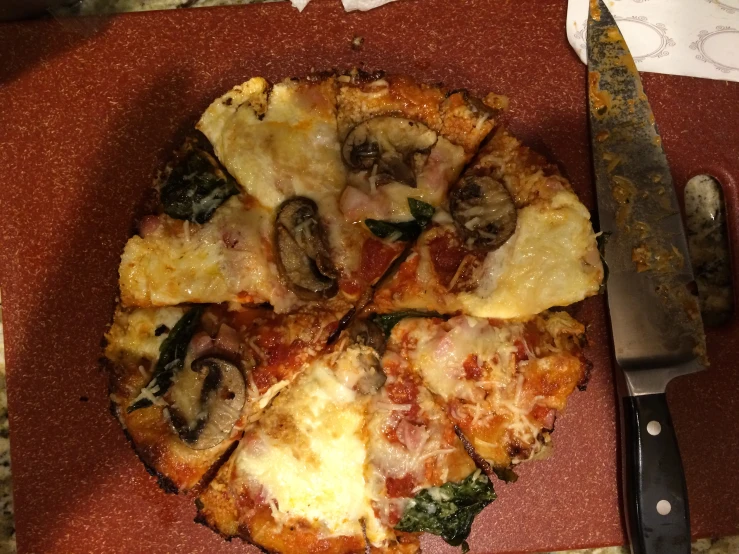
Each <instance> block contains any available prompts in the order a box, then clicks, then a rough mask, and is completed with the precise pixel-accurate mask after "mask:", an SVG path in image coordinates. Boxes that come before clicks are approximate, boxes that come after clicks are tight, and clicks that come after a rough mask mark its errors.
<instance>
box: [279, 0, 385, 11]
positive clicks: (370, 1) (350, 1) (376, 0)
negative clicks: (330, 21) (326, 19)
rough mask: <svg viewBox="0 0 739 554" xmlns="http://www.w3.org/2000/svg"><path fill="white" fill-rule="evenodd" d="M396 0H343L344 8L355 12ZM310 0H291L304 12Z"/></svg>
mask: <svg viewBox="0 0 739 554" xmlns="http://www.w3.org/2000/svg"><path fill="white" fill-rule="evenodd" d="M394 1H395V0H341V3H342V4H343V5H344V10H346V11H348V12H353V11H356V10H359V11H363V12H366V11H367V10H371V9H374V8H379V7H380V6H384V5H385V4H389V3H390V2H394ZM308 2H310V0H290V3H291V4H292V5H293V6H295V7H296V8H298V11H300V12H302V11H303V9H304V8H305V7H306V6H307V5H308Z"/></svg>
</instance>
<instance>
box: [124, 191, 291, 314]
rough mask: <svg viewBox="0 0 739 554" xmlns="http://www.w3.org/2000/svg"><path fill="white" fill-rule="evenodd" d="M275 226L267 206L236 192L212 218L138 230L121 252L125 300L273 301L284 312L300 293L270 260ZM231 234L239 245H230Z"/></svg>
mask: <svg viewBox="0 0 739 554" xmlns="http://www.w3.org/2000/svg"><path fill="white" fill-rule="evenodd" d="M160 217H166V216H160ZM271 226H272V222H271V217H270V214H269V212H268V211H267V210H264V209H262V208H259V207H250V208H247V207H246V206H244V204H243V202H242V198H241V197H240V196H234V197H232V198H230V199H229V200H228V201H227V202H226V203H225V204H224V205H223V206H221V207H220V208H219V209H218V210H217V211H216V213H215V215H214V216H213V218H212V219H211V220H210V221H208V222H207V223H205V224H204V225H202V226H198V225H196V224H191V225H189V226H188V230H187V232H186V233H185V232H183V233H182V234H181V235H175V236H172V235H171V234H167V233H164V232H162V231H161V230H160V231H157V232H155V233H153V234H151V235H147V236H146V237H144V238H142V237H139V236H134V237H132V238H131V239H130V240H129V241H128V243H127V244H126V247H125V249H124V251H123V256H122V258H121V266H120V285H121V301H122V302H123V304H124V305H126V306H165V305H172V304H181V303H184V302H199V303H210V302H213V303H218V302H244V303H247V302H252V303H260V302H269V303H270V304H272V305H273V306H274V308H275V310H276V311H277V312H285V311H287V310H289V309H290V308H291V307H293V306H294V305H295V304H296V303H297V298H296V297H295V295H293V294H292V293H291V292H289V291H288V290H287V289H286V288H285V287H284V286H283V285H282V284H281V282H280V279H279V275H278V272H277V267H276V266H275V265H274V263H272V262H271V261H270V258H271V252H270V251H269V250H270V249H271V248H272V246H271V236H270V235H271V228H272V227H271ZM226 236H230V239H229V240H230V241H232V242H235V245H234V246H231V247H230V246H228V245H226V243H225V237H226Z"/></svg>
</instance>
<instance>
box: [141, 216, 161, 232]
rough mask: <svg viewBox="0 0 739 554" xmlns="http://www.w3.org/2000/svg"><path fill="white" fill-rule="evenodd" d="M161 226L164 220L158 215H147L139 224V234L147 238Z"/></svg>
mask: <svg viewBox="0 0 739 554" xmlns="http://www.w3.org/2000/svg"><path fill="white" fill-rule="evenodd" d="M161 226H162V222H161V220H160V219H159V216H158V215H147V216H146V217H144V218H143V219H142V220H141V223H140V224H139V235H141V238H146V237H148V236H150V235H153V234H154V233H156V232H157V231H158V230H159V228H160V227H161Z"/></svg>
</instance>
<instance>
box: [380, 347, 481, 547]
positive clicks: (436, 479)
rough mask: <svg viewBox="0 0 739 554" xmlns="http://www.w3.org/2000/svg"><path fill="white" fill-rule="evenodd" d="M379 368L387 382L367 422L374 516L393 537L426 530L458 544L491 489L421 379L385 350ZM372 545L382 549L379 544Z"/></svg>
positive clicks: (406, 537) (399, 538)
mask: <svg viewBox="0 0 739 554" xmlns="http://www.w3.org/2000/svg"><path fill="white" fill-rule="evenodd" d="M382 368H383V371H384V373H385V375H386V376H387V381H386V382H385V385H384V387H383V388H382V389H381V390H380V392H379V393H378V394H377V395H376V396H375V397H374V398H373V402H372V404H371V406H370V413H371V416H370V418H369V420H368V422H367V430H368V434H369V443H368V444H369V446H368V464H367V486H368V488H369V491H370V495H371V499H372V506H373V508H374V510H375V514H376V515H377V517H378V519H379V520H380V522H381V523H382V524H384V525H385V526H386V527H387V529H388V535H390V533H394V534H395V536H396V541H398V542H399V541H405V542H406V543H409V542H410V541H411V536H409V535H408V533H416V532H420V531H427V532H432V533H434V534H436V535H441V536H442V537H443V538H444V540H446V541H447V542H449V543H450V544H453V545H458V544H460V543H461V542H462V541H463V540H464V539H465V538H467V535H468V534H469V532H470V524H471V522H472V520H473V518H474V516H475V515H477V513H479V512H480V511H481V510H482V509H483V508H484V507H485V506H486V505H487V504H488V503H490V502H491V501H492V500H493V499H494V498H495V495H494V493H493V490H492V487H491V486H490V484H489V482H488V480H487V476H485V475H481V474H480V473H479V470H478V469H477V467H476V466H475V463H474V462H473V460H472V458H471V457H470V456H469V454H468V453H467V451H466V450H465V447H464V445H463V444H462V442H461V440H460V438H459V437H458V436H457V434H456V432H455V429H454V425H453V424H452V422H451V421H450V420H449V418H448V417H447V415H446V414H445V412H444V411H443V410H442V409H441V408H440V407H439V406H438V405H437V404H436V403H435V402H434V399H433V397H432V395H431V393H429V391H428V390H427V389H426V387H425V386H424V385H423V383H422V382H421V378H420V376H419V375H418V374H417V373H413V372H409V371H406V369H407V364H406V363H404V360H402V359H401V358H399V357H398V355H397V354H394V353H391V352H389V353H387V354H386V355H385V356H384V357H383V360H382ZM462 491H464V492H462ZM372 547H373V551H376V552H384V551H386V550H384V548H385V545H376V544H373V545H372Z"/></svg>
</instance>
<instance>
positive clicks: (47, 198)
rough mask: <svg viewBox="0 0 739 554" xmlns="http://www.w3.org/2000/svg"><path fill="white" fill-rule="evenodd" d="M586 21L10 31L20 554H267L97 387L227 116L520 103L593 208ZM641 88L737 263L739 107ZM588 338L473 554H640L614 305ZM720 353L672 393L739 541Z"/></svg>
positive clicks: (485, 12)
mask: <svg viewBox="0 0 739 554" xmlns="http://www.w3.org/2000/svg"><path fill="white" fill-rule="evenodd" d="M565 4H566V3H565V2H564V1H561V0H560V1H554V0H552V1H543V0H538V1H537V0H508V1H504V0H498V1H492V0H491V1H467V2H457V3H450V2H448V1H447V0H403V1H399V2H397V3H394V4H391V5H388V6H385V7H383V8H380V9H377V10H374V11H371V12H368V13H353V14H345V13H344V12H343V11H342V9H341V7H340V4H339V1H338V0H315V1H314V2H313V3H311V4H310V5H309V6H308V8H307V9H306V10H305V11H304V12H303V13H302V14H299V13H298V12H297V11H296V10H295V9H294V8H292V7H291V6H290V5H289V4H287V3H280V4H264V5H252V6H245V7H240V8H217V9H196V10H195V9H194V10H179V11H167V12H150V13H146V14H130V15H122V16H118V17H113V18H110V19H100V20H98V19H75V20H65V21H54V20H50V21H39V22H31V23H18V24H5V25H2V26H0V168H1V169H0V207H1V211H0V286H1V287H2V299H3V310H4V316H5V340H6V356H7V368H8V394H9V402H10V428H11V430H12V446H13V451H12V464H13V480H14V484H15V510H16V525H17V537H18V547H19V551H20V552H21V553H30V552H37V553H40V552H44V553H51V552H58V553H65V554H69V553H73V552H178V553H179V552H184V553H206V552H208V553H214V554H215V553H236V552H256V551H255V550H254V549H251V548H250V547H248V546H246V545H244V544H243V543H241V542H239V541H235V542H232V543H226V542H224V541H222V540H221V539H220V538H219V537H218V536H216V535H215V534H214V533H212V532H210V531H209V530H208V529H206V528H204V527H202V526H199V525H197V524H195V523H193V521H192V519H193V517H194V515H195V508H194V506H193V503H192V500H191V499H188V498H182V497H176V496H171V495H167V494H165V493H164V492H162V491H161V490H159V489H158V488H157V486H156V483H155V481H154V479H153V478H152V477H150V476H149V475H148V474H147V473H146V471H145V470H144V467H143V465H142V464H141V463H139V461H138V459H137V458H136V456H135V455H134V453H133V451H132V450H131V449H130V447H129V445H128V444H127V442H126V440H125V438H124V436H123V433H122V431H121V429H120V427H119V425H118V423H117V422H116V421H114V419H113V418H112V417H111V416H110V414H109V413H108V398H107V391H106V378H105V375H103V373H102V372H101V371H100V369H99V368H98V363H97V360H98V357H99V355H100V339H101V337H102V335H103V332H104V330H105V327H106V324H107V323H108V322H109V321H110V319H111V314H112V312H113V307H114V301H115V296H116V271H117V266H118V261H119V256H120V253H121V250H122V248H123V245H124V243H125V241H126V239H127V237H128V236H129V234H130V232H131V228H132V221H133V217H134V214H135V212H136V206H137V204H138V203H139V202H140V201H141V199H142V198H143V197H144V193H145V191H146V190H147V188H148V187H149V186H150V183H151V180H152V177H153V175H154V173H155V170H156V169H157V168H158V167H160V166H161V164H162V163H164V162H165V160H166V159H167V157H168V155H169V153H170V152H171V150H172V149H173V148H174V146H175V145H176V144H177V143H178V142H179V141H180V140H181V139H182V137H183V135H184V132H185V130H186V129H187V128H188V127H189V126H191V125H192V124H193V123H194V122H195V120H196V118H197V117H198V115H199V113H200V112H201V111H202V110H203V109H204V108H205V107H206V106H207V105H208V103H209V101H210V100H211V99H213V98H215V97H216V96H218V95H220V94H221V93H222V92H224V91H225V90H226V89H228V88H230V87H231V86H233V85H234V84H237V83H241V82H242V81H244V80H246V79H247V78H249V77H250V76H253V75H264V76H266V77H268V78H271V79H273V80H276V79H280V78H282V77H285V76H294V75H303V74H305V73H307V72H308V71H310V70H311V69H313V68H315V69H328V68H332V67H339V68H347V67H351V66H354V65H361V66H364V67H367V68H370V69H377V68H384V69H386V70H390V71H393V72H403V73H407V74H410V75H411V76H413V77H415V78H416V79H419V80H423V81H430V82H436V81H443V82H445V83H446V84H447V85H449V86H450V87H466V88H469V89H471V90H472V91H473V92H475V93H478V94H484V93H485V92H487V91H496V92H499V93H504V94H507V95H509V96H510V98H511V107H510V110H509V113H508V115H507V120H508V122H509V125H510V127H511V129H512V130H513V131H514V132H515V133H516V134H517V135H519V136H520V137H522V138H523V139H525V140H526V142H528V143H529V144H530V145H532V146H534V147H535V148H537V149H539V150H540V151H542V152H543V153H545V154H546V155H548V156H549V157H550V158H551V159H552V160H553V161H556V162H557V163H559V164H560V166H561V167H562V168H564V171H565V173H566V174H567V175H568V176H569V178H570V179H571V180H572V183H573V186H574V187H575V189H576V190H577V191H578V192H579V193H580V194H581V196H582V198H583V200H584V201H585V203H586V204H587V205H588V206H590V207H592V206H593V193H592V181H591V175H590V161H589V152H588V138H587V120H586V111H585V110H586V104H585V67H584V66H583V65H582V64H581V63H580V61H579V60H577V58H576V57H575V55H574V54H573V52H572V51H571V49H570V47H569V45H568V44H567V40H566V38H565ZM355 35H358V36H362V37H364V39H365V40H364V46H363V48H362V49H361V50H360V51H354V50H352V49H351V48H350V41H351V39H352V37H354V36H355ZM644 84H645V87H646V90H647V93H648V94H649V98H650V100H651V102H652V106H653V108H654V113H655V115H656V118H657V121H658V122H659V125H660V129H661V131H662V133H663V142H664V145H665V150H666V152H667V156H668V158H669V159H670V160H671V163H672V168H673V172H674V176H675V182H676V183H678V185H679V186H680V187H681V188H682V186H683V185H684V183H685V182H686V181H687V179H688V178H689V177H690V176H692V175H694V174H695V173H698V172H703V171H708V172H711V173H713V174H715V175H716V176H718V177H719V178H720V179H721V180H722V182H723V184H724V186H725V187H726V197H727V199H728V203H729V216H730V221H731V238H732V241H733V243H734V245H736V244H739V240H737V239H739V235H738V233H739V229H738V228H737V224H736V222H737V205H738V204H737V200H738V198H737V182H738V180H739V155H738V153H737V150H738V147H739V110H737V106H739V84H737V83H726V82H719V81H708V80H696V79H690V78H681V77H667V76H660V75H646V76H645V77H644ZM577 315H578V317H579V318H580V319H581V320H583V321H585V322H587V323H588V325H589V337H590V344H591V346H590V347H589V348H588V352H587V354H588V356H589V357H590V359H591V360H592V361H593V362H594V364H595V367H594V370H593V377H592V380H591V383H590V387H589V389H588V391H587V392H585V393H580V392H578V393H575V395H574V396H573V397H572V400H571V402H570V404H569V406H568V407H567V410H566V412H565V413H564V414H563V415H562V417H561V418H560V419H559V420H558V422H557V432H556V433H555V434H554V441H555V444H556V448H555V451H554V456H553V457H552V458H550V459H549V460H546V461H542V462H536V463H532V464H529V465H525V466H523V467H521V469H520V475H521V478H520V479H519V481H518V483H516V484H515V485H504V484H502V483H500V484H498V486H497V489H498V491H499V495H500V497H499V500H497V501H496V502H494V503H493V504H492V505H491V507H489V508H488V509H487V510H486V511H485V513H484V514H483V516H482V517H480V518H479V519H478V520H477V522H476V523H475V526H474V529H473V533H472V536H471V540H470V545H471V547H472V549H473V551H474V552H487V553H503V552H520V551H534V550H553V549H560V548H567V547H586V546H596V545H606V544H616V543H623V542H625V537H624V531H623V526H622V518H621V512H620V508H619V504H620V502H619V485H618V482H619V478H618V461H617V460H618V455H617V442H618V441H617V434H616V431H617V423H616V410H615V397H614V391H613V384H612V370H611V365H610V359H609V348H608V338H607V333H606V325H605V318H604V302H603V299H602V298H595V299H590V300H588V301H586V302H585V303H584V304H583V305H582V306H581V308H580V310H579V313H578V314H577ZM708 344H709V353H710V356H711V359H712V361H713V366H712V367H711V369H710V370H709V371H706V372H703V373H701V374H699V375H694V376H690V377H685V378H682V379H681V380H680V381H679V382H675V383H674V384H673V385H672V387H671V391H670V401H671V405H672V408H673V415H674V420H675V427H676V428H677V432H678V434H679V440H680V445H681V448H682V451H683V458H684V462H685V470H686V473H687V479H688V488H689V492H690V504H691V519H692V523H693V532H694V533H695V534H696V536H707V535H723V534H731V533H737V532H739V500H737V498H739V440H738V439H739V415H738V414H739V395H738V392H739V390H738V389H739V386H737V383H738V382H739V369H738V368H737V367H738V365H739V364H737V359H739V335H738V334H737V324H736V321H734V322H732V323H731V324H730V325H729V326H727V327H725V328H722V329H719V330H711V331H710V332H709V337H708ZM425 546H426V548H427V552H439V553H440V552H454V551H456V550H455V549H451V548H450V547H446V546H445V545H443V543H442V542H441V541H439V540H437V539H436V538H428V539H427V540H425Z"/></svg>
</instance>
